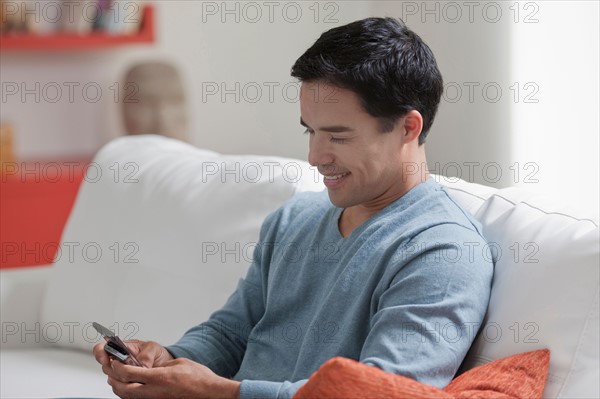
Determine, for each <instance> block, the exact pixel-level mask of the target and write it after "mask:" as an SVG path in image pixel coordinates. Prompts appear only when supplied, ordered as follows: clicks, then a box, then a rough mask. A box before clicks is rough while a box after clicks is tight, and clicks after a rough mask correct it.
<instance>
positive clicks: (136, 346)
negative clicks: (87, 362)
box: [94, 340, 173, 375]
mask: <svg viewBox="0 0 600 399" xmlns="http://www.w3.org/2000/svg"><path fill="white" fill-rule="evenodd" d="M125 344H127V347H128V348H129V350H130V351H131V352H132V353H133V354H134V355H135V357H136V358H137V359H138V360H139V361H140V362H141V363H142V364H143V365H144V366H146V367H148V368H152V367H157V366H161V365H163V364H165V363H166V362H168V361H170V360H173V356H171V354H170V353H169V352H168V351H167V350H166V349H165V348H164V347H162V346H161V345H159V344H157V343H156V342H151V341H138V340H131V341H125ZM94 356H95V357H96V360H97V361H98V363H100V364H101V365H102V371H103V372H104V374H106V375H110V372H111V368H110V362H111V358H110V357H109V356H108V353H106V352H105V351H104V343H100V344H97V345H96V346H94Z"/></svg>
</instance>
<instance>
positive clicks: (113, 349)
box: [92, 322, 145, 367]
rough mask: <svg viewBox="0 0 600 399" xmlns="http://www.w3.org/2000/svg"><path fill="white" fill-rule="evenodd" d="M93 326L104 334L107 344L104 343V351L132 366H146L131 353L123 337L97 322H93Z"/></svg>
mask: <svg viewBox="0 0 600 399" xmlns="http://www.w3.org/2000/svg"><path fill="white" fill-rule="evenodd" d="M92 326H93V327H94V328H95V329H96V331H98V332H99V333H100V335H102V337H103V338H104V340H105V341H106V344H105V345H104V351H105V352H106V353H108V354H109V355H110V356H112V357H113V358H115V359H117V360H118V361H120V362H122V363H125V364H128V365H130V366H138V367H145V366H144V365H143V364H142V363H140V361H139V360H137V359H136V357H135V356H134V355H133V353H131V351H130V350H129V348H128V347H127V345H125V342H123V341H122V340H121V338H119V337H117V336H116V335H115V333H113V332H112V331H111V330H109V329H108V328H106V327H104V326H103V325H101V324H98V323H96V322H94V323H92Z"/></svg>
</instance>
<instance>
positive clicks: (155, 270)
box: [0, 136, 600, 398]
mask: <svg viewBox="0 0 600 399" xmlns="http://www.w3.org/2000/svg"><path fill="white" fill-rule="evenodd" d="M88 173H89V174H88V177H87V179H86V181H85V182H84V184H83V185H82V188H81V189H80V192H79V195H78V198H77V200H76V203H75V206H74V209H73V211H72V213H71V215H70V218H69V221H68V223H67V226H66V228H65V232H64V234H63V237H62V244H61V251H60V252H59V255H58V259H57V261H56V263H55V264H54V265H53V266H47V267H35V268H22V269H16V270H3V271H2V272H1V294H2V302H1V306H2V309H1V310H2V312H1V314H0V316H1V321H2V349H1V352H0V354H1V356H0V361H1V365H0V372H1V377H0V378H1V379H0V387H1V388H0V389H1V394H0V396H1V397H2V398H35V397H76V396H78V397H114V395H113V394H112V392H111V390H110V387H109V386H108V385H107V384H106V380H105V377H104V375H103V374H102V373H101V371H100V369H99V367H98V366H97V365H96V364H95V361H94V359H93V357H92V355H91V352H90V349H91V348H92V346H93V345H94V343H96V342H98V341H99V337H98V336H97V334H96V333H95V331H94V330H93V329H92V328H91V322H93V321H97V322H100V323H101V324H104V325H106V326H109V327H111V328H113V329H114V330H116V332H117V333H118V334H120V335H121V337H123V338H138V339H152V340H156V341H158V342H161V343H163V344H170V343H173V342H174V341H175V340H177V339H178V338H179V336H180V335H181V334H182V333H183V332H184V331H185V330H186V329H187V328H189V327H191V326H192V325H194V324H197V323H198V322H200V321H203V320H205V319H206V318H207V317H208V316H209V314H210V313H211V311H213V310H214V309H216V308H218V307H219V306H220V305H222V304H223V303H224V301H225V300H226V298H227V297H228V295H229V294H230V293H231V291H232V290H233V288H234V287H235V285H236V284H237V280H238V279H239V278H240V277H242V276H243V275H244V274H245V271H246V268H247V266H248V264H249V260H250V255H251V253H252V248H253V243H255V241H256V239H257V237H258V231H259V227H260V224H261V222H262V220H263V219H264V217H265V216H266V215H267V214H268V213H269V212H270V211H272V210H274V209H275V208H276V207H277V206H279V205H280V204H282V203H283V202H284V201H286V200H287V199H288V198H290V197H291V196H292V195H293V194H294V193H296V192H299V191H305V190H313V191H316V190H322V189H323V186H322V183H321V181H320V178H319V177H318V174H317V173H316V172H315V170H314V169H313V168H309V166H308V165H307V164H306V163H305V162H303V161H298V160H293V159H286V158H280V157H265V156H250V155H246V156H239V155H238V156H231V155H230V156H225V155H220V154H217V153H214V152H211V151H205V150H200V149H197V148H194V147H192V146H189V145H187V144H184V143H181V142H178V141H175V140H172V139H167V138H164V137H159V136H135V137H124V138H119V139H116V140H114V141H113V142H111V143H109V144H108V145H106V146H105V147H104V148H103V149H102V150H101V151H100V152H99V153H98V154H97V156H96V158H95V160H94V163H93V164H92V167H91V168H90V169H89V170H88ZM435 178H436V179H437V180H438V181H439V182H440V183H442V184H443V185H445V186H447V187H448V188H449V192H450V194H451V195H452V196H453V197H455V198H456V199H457V200H458V201H459V202H460V203H461V204H462V205H463V206H464V207H465V208H466V209H467V210H468V211H469V212H471V213H472V214H473V215H475V216H476V218H477V219H478V220H479V221H480V222H481V223H482V225H483V227H484V233H485V234H486V237H487V239H488V240H489V242H490V245H489V246H488V247H486V248H474V250H482V251H486V253H487V254H490V253H491V252H495V253H496V256H497V257H498V262H497V264H496V269H495V275H494V283H493V290H492V297H491V301H490V306H489V310H488V314H487V316H486V320H485V322H484V325H483V327H482V329H481V333H480V334H479V335H478V337H477V339H476V341H475V344H474V345H473V347H472V350H471V352H470V353H469V355H468V356H467V359H466V360H465V362H464V366H465V367H473V366H476V365H478V364H482V363H484V362H487V361H490V360H493V359H498V358H501V357H504V356H508V355H511V354H515V353H519V352H525V351H529V350H534V349H538V348H544V347H548V348H550V350H551V365H550V371H549V376H548V382H547V386H546V390H545V392H544V397H548V398H555V397H556V398H598V397H600V388H599V382H598V381H599V380H600V371H599V359H600V356H599V341H600V337H599V332H598V330H599V325H598V324H599V319H598V313H599V305H598V301H599V299H598V294H599V230H598V222H597V221H596V220H589V219H586V218H585V217H581V216H576V213H575V212H574V211H572V210H569V209H567V208H565V207H564V206H560V205H556V204H553V203H551V202H550V201H547V200H546V199H545V198H542V197H539V196H537V195H533V194H530V193H528V192H525V191H523V190H520V189H516V188H506V189H499V190H498V189H493V188H489V187H485V186H482V185H477V184H472V183H467V182H464V181H460V180H456V179H449V178H444V177H440V176H436V177H435ZM463 255H464V256H467V254H463Z"/></svg>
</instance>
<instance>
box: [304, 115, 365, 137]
mask: <svg viewBox="0 0 600 399" xmlns="http://www.w3.org/2000/svg"><path fill="white" fill-rule="evenodd" d="M300 124H301V125H302V126H304V127H305V128H309V129H310V127H309V126H308V125H307V124H306V122H304V120H303V119H302V118H300ZM319 130H322V131H324V132H329V133H343V132H353V131H354V129H352V128H351V127H348V126H343V125H334V126H323V127H321V128H319Z"/></svg>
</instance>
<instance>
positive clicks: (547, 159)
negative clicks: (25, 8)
mask: <svg viewBox="0 0 600 399" xmlns="http://www.w3.org/2000/svg"><path fill="white" fill-rule="evenodd" d="M153 3H154V4H156V7H157V15H158V21H157V27H158V32H157V37H158V41H157V43H156V44H155V45H154V46H127V47H123V48H118V49H108V50H101V51H89V52H75V53H67V52H65V53H48V52H46V53H37V52H27V53H6V52H3V53H2V56H1V60H0V67H1V68H0V77H1V79H2V82H3V83H4V82H17V83H18V84H23V83H24V84H25V85H26V86H27V87H30V88H31V87H34V85H35V83H36V82H40V84H41V85H42V86H43V85H44V84H47V83H49V82H57V83H58V84H61V85H64V83H65V82H78V83H79V84H80V87H82V86H83V85H85V84H86V83H90V82H91V83H97V84H98V85H99V86H100V87H101V88H102V90H103V95H102V97H101V100H100V101H99V102H98V103H90V102H88V101H85V99H84V98H83V97H82V93H81V90H79V91H77V90H76V92H75V101H74V102H73V103H70V102H69V101H68V98H67V97H68V96H67V95H66V94H65V95H63V98H61V100H60V101H59V102H57V103H49V102H48V101H44V99H43V98H42V100H41V101H40V102H39V103H36V102H35V101H34V100H35V99H34V98H33V96H32V95H28V96H27V97H26V101H25V102H22V101H21V100H20V98H19V96H12V97H10V98H8V99H2V109H1V110H0V117H1V119H2V120H3V121H4V120H6V121H10V122H11V123H12V124H13V125H14V127H15V132H16V135H17V137H16V140H17V152H18V155H19V156H20V158H22V159H39V158H52V157H62V156H67V155H78V154H91V153H93V152H94V151H95V150H97V149H98V148H99V147H100V146H101V145H102V144H104V143H105V142H106V141H108V140H109V139H110V138H112V137H114V136H117V135H119V134H122V131H123V127H122V125H121V121H120V115H119V104H118V103H115V101H114V100H113V98H112V95H113V90H111V87H114V86H112V85H114V84H115V83H117V84H118V82H120V80H121V78H122V76H123V74H124V72H125V70H126V69H127V67H128V66H130V65H131V64H132V63H133V62H136V61H140V60H150V59H167V60H170V61H171V62H173V63H175V64H176V65H177V66H179V67H180V69H181V72H182V74H183V76H184V78H185V79H186V81H187V88H188V93H187V94H188V105H189V112H190V114H191V116H192V118H191V126H190V135H191V141H192V142H193V143H194V144H196V145H198V146H201V147H206V148H210V149H213V150H216V151H220V152H225V153H257V154H278V155H282V156H291V157H297V158H305V156H306V137H305V136H304V135H302V134H301V133H302V131H303V129H301V127H300V126H299V125H298V116H299V109H298V104H297V98H296V96H295V90H294V88H295V86H294V84H293V80H292V79H291V78H290V77H289V69H290V67H291V65H292V64H293V62H294V60H295V59H296V58H297V57H298V56H299V55H300V54H301V53H302V52H303V51H304V50H305V49H306V48H307V47H308V46H310V45H311V44H312V42H313V41H314V40H316V38H317V37H318V35H319V34H320V33H321V32H323V31H325V30H327V29H329V28H331V27H333V26H337V25H340V24H344V23H347V22H350V21H352V20H355V19H359V18H363V17H366V16H371V15H378V16H394V17H403V18H404V19H405V21H406V22H407V24H408V25H409V27H411V28H412V29H414V30H415V31H416V32H417V33H419V34H420V35H421V36H422V37H423V38H424V40H425V41H426V42H427V43H428V44H429V45H430V46H431V47H432V49H433V51H434V53H435V54H436V57H437V59H438V62H439V64H440V69H441V70H442V73H443V75H444V80H445V82H446V85H447V86H446V92H445V95H444V98H443V100H442V104H441V107H440V111H439V114H438V117H437V119H436V122H435V124H434V126H433V129H432V131H431V133H430V138H429V140H428V143H427V151H428V160H429V164H430V169H432V171H434V172H436V173H444V174H449V175H460V176H461V177H463V178H464V179H467V180H470V181H475V182H480V183H486V184H492V185H496V186H500V187H503V186H508V185H520V186H525V187H527V188H528V189H531V190H535V191H541V192H547V193H551V194H554V195H558V196H560V197H562V198H564V199H567V200H568V201H570V202H571V203H573V204H574V205H576V206H579V207H582V208H585V209H587V210H588V211H591V212H595V213H597V212H598V198H599V196H598V180H599V178H598V177H599V176H598V169H599V168H598V158H599V156H598V135H599V134H598V132H599V129H598V47H599V46H598V36H599V35H598V33H599V32H598V25H599V24H598V3H597V2H590V1H581V2H575V1H569V2H567V1H536V2H526V1H524V2H512V1H511V2H500V1H498V2H490V1H486V2H435V1H428V2H422V1H336V2H319V3H316V2H312V1H296V2H293V1H285V2H275V6H274V8H271V9H270V8H269V6H268V5H266V4H265V2H260V1H259V2H227V3H226V7H227V9H228V10H234V11H233V12H232V13H226V12H225V9H224V8H223V4H224V3H223V2H220V1H218V2H210V1H205V2H201V1H190V0H184V1H172V0H169V1H154V2H153ZM248 4H251V5H248ZM257 6H258V7H257ZM236 7H237V11H235V10H236ZM297 9H300V10H301V13H302V15H301V16H300V17H299V18H297V14H296V10H297ZM316 10H319V13H318V15H316V14H315V11H316ZM257 11H259V12H260V13H261V16H260V17H259V16H258V14H257ZM270 11H272V13H271V14H270ZM236 17H237V18H238V21H236ZM295 19H297V20H298V21H297V22H291V21H293V20H295ZM236 84H238V85H239V86H237V87H239V90H236ZM286 84H287V85H288V86H287V89H288V90H287V92H284V91H283V88H284V87H285V85H286ZM215 85H216V87H218V88H219V93H217V94H216V95H208V94H207V93H206V89H207V88H214V87H215ZM222 85H225V88H227V89H230V90H231V89H233V91H234V92H237V94H238V95H239V100H237V99H236V98H235V94H227V95H225V97H224V98H221V88H222V87H223V86H222ZM269 85H271V86H272V87H274V91H273V92H272V96H271V93H269ZM244 87H245V88H246V89H245V90H244ZM257 87H258V88H260V89H261V91H262V92H261V93H260V94H261V95H260V96H259V97H257V92H256V88H257ZM498 89H499V90H500V91H501V95H499V93H498V92H497V90H498ZM471 90H472V91H471ZM236 100H237V101H236ZM535 101H537V102H535ZM498 172H501V175H498Z"/></svg>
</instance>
